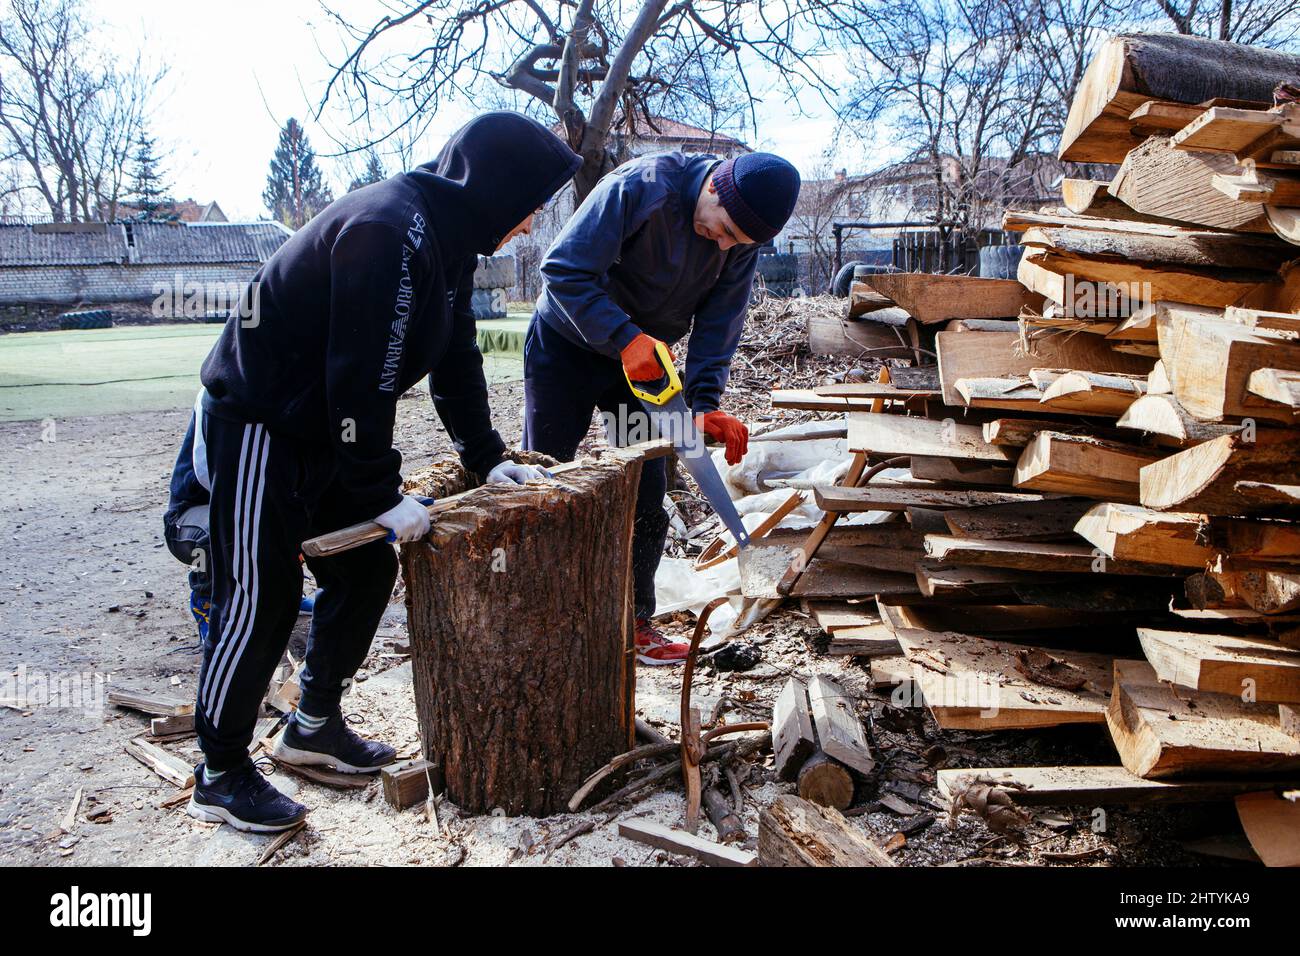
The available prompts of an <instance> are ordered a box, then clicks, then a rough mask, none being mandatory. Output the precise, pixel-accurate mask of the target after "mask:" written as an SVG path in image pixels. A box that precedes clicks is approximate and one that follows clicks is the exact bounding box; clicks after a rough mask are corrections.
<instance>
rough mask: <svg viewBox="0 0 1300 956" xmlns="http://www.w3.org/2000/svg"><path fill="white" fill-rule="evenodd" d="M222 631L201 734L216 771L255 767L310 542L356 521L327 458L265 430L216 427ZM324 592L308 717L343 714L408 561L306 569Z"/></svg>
mask: <svg viewBox="0 0 1300 956" xmlns="http://www.w3.org/2000/svg"><path fill="white" fill-rule="evenodd" d="M207 428H208V431H207V435H208V440H207V447H208V470H209V473H210V475H211V478H212V501H211V503H210V505H209V515H208V517H209V536H210V539H211V549H212V550H211V574H212V612H213V616H212V621H211V625H210V627H209V629H208V639H207V641H206V642H205V644H204V647H203V666H202V669H201V670H200V672H199V692H198V703H197V707H196V709H195V728H196V729H197V731H198V736H199V744H200V746H201V747H202V748H203V753H204V756H205V758H206V759H207V762H208V766H210V767H211V768H212V769H213V770H227V769H230V768H231V767H234V766H237V765H238V764H240V763H241V762H243V760H244V759H246V755H247V749H248V745H249V743H250V742H251V740H252V737H253V727H254V725H255V724H256V723H257V718H258V716H259V711H260V706H261V701H262V698H263V697H264V696H265V694H266V689H267V685H268V684H269V683H270V680H271V675H272V674H273V673H274V671H275V667H276V665H277V664H278V663H279V661H280V657H281V655H282V654H283V653H284V649H285V646H286V645H287V644H288V642H289V635H290V632H291V631H292V630H293V625H294V621H295V620H296V619H297V616H298V605H299V601H300V600H301V596H302V566H301V564H300V563H299V560H298V555H299V548H300V545H301V543H302V541H303V540H304V539H306V538H310V537H312V536H314V535H316V534H320V533H323V532H326V531H334V530H337V529H338V528H339V527H342V526H344V525H346V524H350V523H353V522H354V521H355V520H356V515H355V514H352V513H351V512H350V511H349V510H348V509H347V501H346V497H345V495H344V492H343V491H342V488H341V487H340V485H339V484H338V482H337V480H336V476H335V466H334V463H333V459H332V456H330V455H329V453H328V452H327V451H315V450H306V449H304V448H302V447H301V446H299V445H296V444H294V443H293V442H291V441H289V440H288V439H285V438H283V437H278V436H276V435H273V434H271V432H270V431H269V430H268V429H267V428H266V426H265V425H261V424H255V423H242V422H231V421H226V420H224V419H220V418H217V417H216V416H212V415H209V416H208V417H207ZM307 566H308V567H309V568H311V571H312V574H314V575H315V577H316V582H317V584H318V585H319V586H320V588H321V593H320V594H319V595H317V598H316V606H315V610H314V612H313V613H312V623H311V631H310V633H309V635H308V638H307V654H306V665H305V667H304V669H303V672H302V674H301V677H300V681H301V685H302V698H301V700H300V701H299V707H301V708H302V709H303V710H304V711H305V712H306V713H309V714H311V715H313V716H319V717H323V716H326V715H328V714H330V713H331V712H332V711H333V710H334V709H335V708H336V707H338V706H339V700H340V698H341V697H342V695H343V687H344V684H345V682H346V681H347V680H348V679H350V678H351V677H352V675H353V674H355V673H356V671H357V668H358V667H360V666H361V662H362V661H363V660H365V656H366V652H367V651H368V650H369V648H370V643H371V641H372V640H373V639H374V635H375V629H376V628H377V627H378V626H379V619H380V617H381V616H382V615H383V613H384V608H385V607H386V606H387V604H388V599H389V597H390V596H391V595H392V591H393V582H394V581H395V580H396V578H397V555H396V554H395V553H394V550H393V547H392V545H390V544H387V543H385V542H382V541H380V542H375V543H374V544H370V545H366V546H365V547H361V548H356V549H355V550H352V551H347V552H344V553H343V554H340V555H336V556H334V557H330V558H311V559H309V560H308V562H307Z"/></svg>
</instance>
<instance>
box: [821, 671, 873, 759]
mask: <svg viewBox="0 0 1300 956" xmlns="http://www.w3.org/2000/svg"><path fill="white" fill-rule="evenodd" d="M808 704H809V706H810V708H811V710H812V719H813V726H814V727H815V728H816V730H817V742H818V743H819V744H820V746H821V749H822V750H823V751H824V752H825V753H826V755H827V756H829V757H831V758H833V759H835V760H838V761H839V762H840V763H842V764H844V765H845V766H846V767H850V768H852V769H853V770H856V771H857V772H858V773H861V774H869V773H871V771H872V770H873V769H874V768H875V766H876V761H875V759H874V758H873V757H872V756H871V746H870V745H869V744H868V743H867V734H866V731H865V730H863V729H862V721H861V720H860V719H859V718H858V715H857V712H856V711H855V709H854V704H855V699H854V698H853V697H851V696H849V694H848V693H846V692H845V690H844V688H843V687H841V686H840V685H839V684H837V683H835V681H833V680H831V679H830V678H829V677H826V676H825V675H822V674H818V675H817V676H815V677H813V678H812V679H811V680H810V681H809V682H808Z"/></svg>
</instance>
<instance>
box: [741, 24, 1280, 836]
mask: <svg viewBox="0 0 1300 956" xmlns="http://www.w3.org/2000/svg"><path fill="white" fill-rule="evenodd" d="M1297 78H1300V58H1297V57H1291V56H1286V55H1283V54H1278V53H1275V52H1272V51H1264V50H1255V49H1252V48H1246V47H1240V46H1236V45H1233V44H1227V43H1221V42H1217V41H1208V40H1199V39H1194V38H1190V37H1172V36H1159V37H1152V36H1131V37H1117V38H1114V39H1112V40H1110V41H1108V42H1107V43H1106V44H1105V45H1104V46H1103V47H1102V49H1101V52H1100V53H1099V54H1098V56H1097V59H1096V61H1095V62H1094V63H1093V64H1092V66H1091V67H1090V68H1089V70H1088V72H1087V75H1086V76H1085V78H1084V80H1083V82H1082V83H1081V85H1080V87H1079V91H1078V97H1077V99H1076V101H1075V102H1074V104H1073V108H1072V110H1071V113H1070V122H1069V124H1068V125H1067V128H1066V130H1065V134H1064V137H1063V141H1062V144H1061V155H1062V157H1063V158H1065V159H1067V160H1079V161H1086V162H1093V163H1113V164H1116V165H1118V170H1117V172H1116V173H1115V175H1114V176H1113V178H1111V179H1110V180H1109V181H1083V180H1067V181H1066V182H1065V183H1064V185H1063V189H1062V192H1063V196H1062V205H1061V206H1060V207H1054V208H1048V209H1043V210H1039V211H1037V212H1022V211H1011V212H1008V213H1007V214H1006V218H1005V221H1004V227H1005V228H1006V229H1009V230H1013V231H1018V232H1020V233H1021V234H1022V240H1021V241H1022V243H1023V246H1024V254H1023V259H1022V262H1021V265H1020V269H1019V273H1018V280H1002V279H983V278H978V277H970V276H947V275H920V274H891V275H881V276H870V277H867V278H866V279H865V281H860V282H858V283H857V284H856V285H855V289H854V296H853V298H852V299H851V301H850V305H849V310H850V312H851V313H853V314H854V315H855V316H861V318H860V319H857V321H864V322H865V321H870V317H871V315H872V314H873V311H874V310H879V309H889V310H896V309H901V310H903V312H904V313H905V315H906V319H905V320H903V322H902V325H903V327H906V328H910V329H913V330H915V335H914V337H913V338H912V339H911V340H909V344H913V345H915V347H916V354H915V356H914V361H913V363H912V365H913V367H908V368H888V369H886V370H885V371H884V372H883V373H882V375H881V379H880V381H877V382H870V383H849V384H840V385H835V386H827V387H822V388H815V389H812V390H807V391H798V392H794V391H785V392H776V393H774V395H773V403H774V405H775V406H777V407H785V408H802V409H817V410H822V411H832V412H843V413H844V415H845V416H846V419H847V436H848V444H849V448H850V450H851V451H852V452H853V454H854V459H853V462H852V464H851V465H850V467H849V471H848V474H847V476H846V477H845V478H844V479H843V480H842V481H841V482H840V483H839V484H838V485H836V486H834V487H819V488H817V489H815V494H816V500H817V504H818V505H819V506H820V507H821V508H822V509H824V511H825V517H824V518H823V519H822V522H821V524H819V525H818V527H817V528H816V530H814V531H813V532H812V534H811V535H804V536H802V538H801V539H795V540H791V539H790V538H788V537H786V538H780V537H776V536H774V537H770V538H768V539H767V540H765V541H763V542H760V543H759V544H758V545H757V546H755V547H754V548H751V549H748V550H749V551H751V552H753V553H752V554H742V563H744V564H746V565H748V567H747V568H746V569H745V572H744V573H743V574H742V580H744V581H745V582H746V594H747V595H751V594H752V596H788V597H794V598H798V599H799V600H801V601H802V602H803V605H804V608H805V610H806V611H807V612H808V613H809V614H811V615H812V616H813V617H815V618H816V620H817V621H818V622H819V624H820V625H821V627H822V628H823V630H824V631H825V632H826V634H827V636H828V642H829V643H828V648H829V650H830V652H831V653H842V654H850V655H855V656H860V657H869V658H871V659H872V668H873V675H874V676H875V677H876V679H877V683H878V684H879V683H898V682H904V683H905V684H906V685H907V686H908V687H909V688H910V690H911V692H912V693H913V695H914V697H913V699H923V700H924V703H925V705H926V706H927V707H928V708H929V709H930V711H931V712H932V713H933V715H934V717H935V719H936V720H937V721H938V723H939V725H940V726H941V727H942V728H950V729H962V730H1016V729H1024V730H1029V729H1034V730H1036V729H1039V728H1045V727H1053V726H1059V725H1066V724H1094V725H1097V727H1098V728H1099V729H1101V728H1104V730H1105V731H1106V732H1107V733H1108V734H1109V736H1110V738H1111V739H1112V740H1113V743H1114V747H1115V758H1116V759H1115V765H1114V766H1110V767H1068V768H1067V767H1054V768H1005V767H1002V768H995V767H991V768H986V769H983V770H980V769H976V770H961V771H944V772H943V773H948V774H958V773H960V774H961V775H964V776H965V777H966V778H969V779H973V780H980V781H982V782H983V783H991V782H996V783H995V785H998V786H1005V787H1007V788H1008V792H1009V793H1010V794H1011V795H1012V799H1013V800H1014V801H1018V802H1026V803H1032V802H1059V803H1082V804H1093V805H1095V804H1097V803H1105V802H1119V803H1137V802H1147V801H1168V800H1200V799H1225V798H1237V797H1239V795H1241V794H1243V793H1251V792H1252V791H1254V792H1258V793H1262V794H1263V796H1252V797H1251V799H1250V800H1245V799H1244V798H1243V799H1241V800H1240V801H1239V809H1240V810H1241V815H1242V820H1243V822H1245V821H1246V820H1247V815H1248V813H1249V814H1253V815H1254V816H1255V817H1256V818H1259V819H1262V820H1263V821H1265V822H1263V823H1260V824H1259V826H1258V828H1257V830H1258V832H1273V831H1272V830H1271V829H1270V824H1269V823H1268V821H1270V820H1273V819H1275V818H1277V819H1280V818H1281V817H1278V816H1277V815H1276V814H1283V815H1285V814H1286V813H1291V812H1293V811H1294V810H1295V809H1296V807H1295V804H1294V803H1291V804H1287V801H1286V800H1285V799H1284V796H1283V794H1287V795H1289V796H1290V797H1292V798H1294V797H1295V796H1296V795H1297V794H1296V791H1295V790H1294V789H1293V788H1294V786H1295V784H1294V782H1293V781H1295V780H1296V779H1300V719H1298V712H1300V523H1298V522H1300V427H1297V416H1300V229H1297V222H1300V104H1296V103H1294V102H1290V99H1291V94H1293V93H1297V92H1300V91H1296V90H1295V89H1294V88H1293V87H1287V86H1286V85H1285V84H1286V83H1294V82H1296V81H1297ZM1279 84H1283V85H1282V86H1280V87H1279ZM1275 89H1278V98H1279V105H1274V102H1273V95H1274V90H1275ZM890 316H891V317H890V322H894V323H897V321H898V320H897V319H896V317H895V314H894V313H893V312H892V311H891V312H890ZM927 336H932V339H930V338H927ZM931 341H932V344H930V343H931ZM930 352H932V353H933V359H929V356H928V353H930ZM895 364H897V363H895ZM927 364H929V365H930V366H931V367H928V368H927V367H925V366H926V365H927ZM863 512H868V513H871V515H872V518H871V521H872V522H874V523H868V524H865V525H860V524H854V525H849V526H846V525H845V524H844V521H843V520H842V517H843V516H847V515H850V514H855V513H859V514H860V513H863ZM764 588H766V589H767V590H766V591H763V590H762V589H764ZM773 729H774V734H775V733H779V727H778V726H776V725H774V728H773ZM942 775H943V774H941V776H942ZM944 784H945V781H942V780H941V786H943V785H944ZM946 784H947V785H948V786H949V787H950V788H952V789H954V790H955V789H956V788H957V786H958V784H957V782H956V778H955V777H954V778H953V779H951V780H948V781H946ZM1275 788H1277V794H1276V795H1275V794H1274V789H1275ZM1288 788H1291V789H1288ZM1269 801H1274V802H1275V803H1277V804H1278V805H1279V807H1280V806H1281V805H1284V804H1285V805H1286V806H1285V807H1282V808H1281V809H1279V807H1275V806H1274V805H1273V803H1270V802H1269ZM1275 811H1276V814H1275ZM1246 830H1247V832H1248V834H1249V835H1251V836H1252V839H1253V836H1254V835H1253V833H1252V824H1250V823H1247V824H1246ZM1290 839H1291V841H1292V843H1291V850H1292V851H1294V849H1295V846H1296V843H1295V841H1296V840H1298V839H1300V836H1297V835H1296V834H1295V833H1294V831H1293V834H1292V836H1291V838H1290ZM1269 849H1270V852H1272V851H1273V850H1274V849H1275V848H1269ZM1256 851H1257V852H1259V853H1260V855H1261V856H1264V857H1265V859H1266V860H1267V859H1268V856H1269V854H1268V853H1266V852H1265V849H1264V848H1261V847H1260V846H1259V845H1256Z"/></svg>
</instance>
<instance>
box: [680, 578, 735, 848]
mask: <svg viewBox="0 0 1300 956" xmlns="http://www.w3.org/2000/svg"><path fill="white" fill-rule="evenodd" d="M726 600H727V599H726V598H725V597H720V598H714V599H713V600H712V601H710V602H709V603H708V604H707V605H705V607H704V610H703V611H701V612H700V617H699V619H698V620H697V621H696V622H695V633H694V634H692V635H691V649H690V652H689V653H688V654H687V655H686V664H685V669H684V670H683V671H682V713H681V721H682V782H683V783H684V784H685V785H686V823H685V828H686V830H687V832H689V833H694V832H695V831H696V829H698V828H699V822H700V797H701V794H702V790H703V788H702V786H701V781H700V760H701V759H702V758H703V757H704V743H703V741H701V740H700V712H699V709H698V708H693V707H691V679H692V678H693V677H694V676H695V659H696V657H697V656H698V655H699V653H700V641H701V640H702V639H703V637H704V629H705V628H706V627H707V626H708V623H709V615H710V614H712V613H713V611H714V609H715V608H717V607H718V606H719V605H721V604H724V603H725V602H726Z"/></svg>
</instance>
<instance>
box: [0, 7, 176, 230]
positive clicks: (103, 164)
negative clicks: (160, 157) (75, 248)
mask: <svg viewBox="0 0 1300 956" xmlns="http://www.w3.org/2000/svg"><path fill="white" fill-rule="evenodd" d="M90 36H91V31H90V26H89V23H88V21H87V20H86V17H85V15H84V13H83V11H82V7H81V0H10V9H9V12H8V15H7V16H5V17H4V18H3V19H0V151H3V152H4V153H8V154H11V155H13V156H15V157H16V158H17V159H19V160H21V162H22V164H23V166H24V167H25V169H26V173H27V178H28V180H29V185H30V186H31V188H32V189H34V190H35V191H36V192H37V193H38V194H39V195H40V197H41V199H42V200H43V201H44V203H45V205H46V207H47V208H48V209H49V213H50V215H51V216H52V217H53V219H54V220H55V221H56V222H62V221H78V220H87V219H95V218H100V217H101V216H104V215H109V216H111V215H115V210H116V204H117V202H118V201H119V200H120V199H121V197H122V193H123V190H124V189H125V186H126V178H127V161H128V159H129V156H130V151H131V145H132V143H133V142H134V140H135V139H136V138H137V136H138V135H139V133H140V132H141V131H142V130H143V128H144V123H145V120H146V115H147V111H148V101H149V97H150V94H151V91H152V90H153V89H154V88H155V87H156V85H157V84H158V82H159V81H160V80H161V79H162V77H163V75H164V74H165V70H156V71H151V70H150V69H148V68H147V67H146V66H145V64H144V61H143V60H142V59H139V58H137V59H136V61H135V62H134V64H133V65H132V66H131V67H130V68H129V69H127V70H125V71H123V70H121V69H117V68H114V67H112V66H110V65H109V63H108V60H107V58H106V57H105V56H103V55H101V54H100V53H99V52H98V51H97V50H96V49H95V48H94V46H93V45H92V43H91V42H90Z"/></svg>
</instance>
